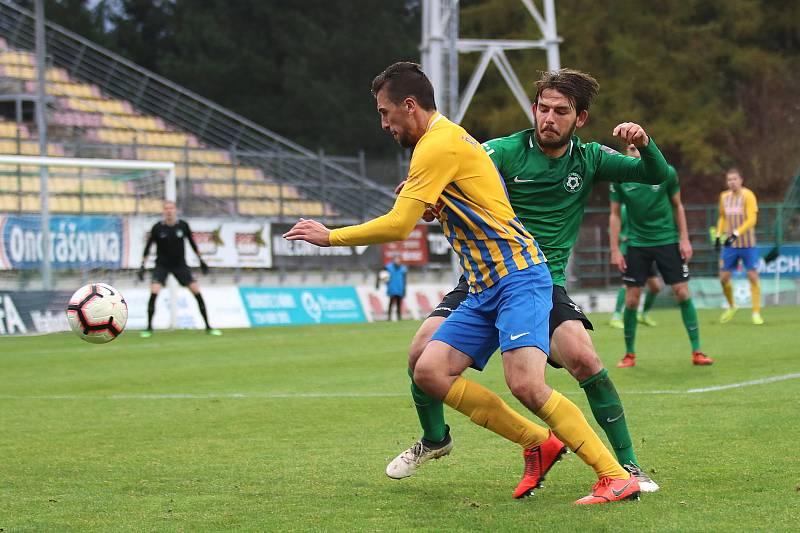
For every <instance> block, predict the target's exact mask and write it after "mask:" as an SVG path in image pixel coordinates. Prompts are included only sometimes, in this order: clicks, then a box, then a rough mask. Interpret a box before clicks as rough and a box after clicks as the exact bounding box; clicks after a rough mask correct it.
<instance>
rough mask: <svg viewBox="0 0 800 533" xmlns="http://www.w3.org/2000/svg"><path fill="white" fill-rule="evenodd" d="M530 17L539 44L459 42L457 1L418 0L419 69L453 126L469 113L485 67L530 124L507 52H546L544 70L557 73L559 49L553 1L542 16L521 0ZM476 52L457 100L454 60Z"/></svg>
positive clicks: (527, 103) (527, 0)
mask: <svg viewBox="0 0 800 533" xmlns="http://www.w3.org/2000/svg"><path fill="white" fill-rule="evenodd" d="M520 1H521V2H522V4H523V6H524V7H525V9H526V10H527V11H528V13H529V14H530V15H531V17H532V18H533V20H534V21H535V22H536V25H537V26H538V27H539V30H540V31H541V32H542V35H543V38H542V39H538V40H512V39H459V38H458V19H459V16H458V13H459V1H458V0H423V2H422V42H421V44H420V52H421V56H422V66H423V69H424V70H425V72H426V73H427V74H428V77H429V78H430V80H431V83H433V87H434V89H435V90H436V94H438V95H439V96H440V97H439V98H437V100H438V102H437V103H438V104H439V109H440V110H441V111H442V112H443V113H444V114H445V115H448V116H450V117H451V118H452V119H453V120H454V121H455V122H461V121H462V120H463V118H464V115H466V112H467V110H468V109H469V106H470V103H471V102H472V98H473V97H474V96H475V93H476V92H477V90H478V87H479V86H480V82H481V80H482V79H483V76H484V75H485V74H486V69H487V68H488V66H489V63H494V65H495V66H496V67H497V69H498V70H499V71H500V75H501V76H502V77H503V80H504V81H505V82H506V85H508V87H509V89H511V92H512V94H513V95H514V98H515V99H516V100H517V102H518V103H519V104H520V107H521V108H522V111H523V113H524V114H525V116H526V117H528V120H530V121H531V123H533V116H532V114H531V109H530V100H529V98H528V96H527V94H526V93H525V89H524V87H523V86H522V83H520V81H519V78H518V77H517V75H516V73H515V72H514V68H513V67H512V66H511V63H510V62H509V61H508V57H507V56H506V54H505V52H506V51H507V50H531V49H540V50H545V51H546V52H547V68H548V70H556V69H559V68H561V57H560V53H559V43H560V42H561V38H560V37H559V36H558V32H557V29H556V13H555V0H544V14H542V13H541V12H540V11H539V9H538V8H537V7H536V5H535V4H534V3H533V0H520ZM474 52H481V53H482V55H481V59H480V60H479V61H478V65H477V67H476V68H475V70H474V71H473V73H472V76H471V78H470V80H469V82H468V83H467V86H466V87H465V89H464V92H463V94H461V95H459V94H458V55H459V54H462V53H474Z"/></svg>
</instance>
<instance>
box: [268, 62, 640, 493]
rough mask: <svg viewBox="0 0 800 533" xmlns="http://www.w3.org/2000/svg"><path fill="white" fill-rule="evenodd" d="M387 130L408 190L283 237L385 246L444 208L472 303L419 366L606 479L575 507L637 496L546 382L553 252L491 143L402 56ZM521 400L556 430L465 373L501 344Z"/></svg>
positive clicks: (382, 86) (428, 382)
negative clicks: (375, 208) (367, 214)
mask: <svg viewBox="0 0 800 533" xmlns="http://www.w3.org/2000/svg"><path fill="white" fill-rule="evenodd" d="M372 93H373V95H375V99H376V102H377V108H378V112H379V114H380V116H381V127H382V128H383V129H384V130H385V131H387V132H389V133H391V134H392V136H393V137H394V138H395V140H397V142H398V143H400V144H401V145H402V146H405V147H414V152H413V154H412V157H411V164H410V168H409V173H408V179H407V180H406V184H405V187H404V188H403V190H402V191H401V192H400V194H399V195H398V198H397V201H396V203H395V205H394V207H393V208H392V210H391V211H390V212H389V213H387V214H386V215H384V216H382V217H379V218H377V219H374V220H371V221H369V222H366V223H364V224H360V225H357V226H348V227H345V228H339V229H335V230H333V231H330V230H328V229H327V228H326V227H325V226H323V225H322V224H320V223H319V222H316V221H313V220H303V219H301V220H300V221H299V222H298V223H297V224H295V225H294V226H293V227H292V229H290V230H289V231H288V232H287V233H286V234H284V237H285V238H287V239H289V240H304V241H307V242H310V243H312V244H316V245H318V246H352V245H365V244H377V243H381V242H389V241H394V240H401V239H405V238H406V237H407V236H408V235H409V233H410V232H411V230H412V229H413V227H414V225H415V224H416V222H417V221H418V220H419V218H420V217H421V216H422V215H423V213H424V212H425V211H426V209H431V210H434V211H435V212H436V215H437V218H438V219H439V221H440V222H441V224H442V227H443V230H444V233H445V235H446V236H447V238H448V240H449V241H450V243H451V245H452V247H453V249H454V250H455V252H456V253H457V254H458V255H459V257H460V261H461V268H462V269H463V271H464V273H465V276H466V278H467V281H468V283H469V294H468V296H467V299H466V300H465V302H464V303H463V304H461V305H460V306H459V307H458V309H456V310H455V311H454V312H453V313H452V314H451V315H450V316H449V317H448V318H447V320H445V321H444V322H443V323H442V325H441V326H440V327H439V329H438V330H437V331H436V333H435V334H434V335H433V337H432V339H431V341H430V342H429V343H428V344H427V346H426V347H425V349H424V350H423V352H422V355H421V356H420V358H419V360H418V361H417V364H416V366H415V368H414V381H415V382H416V383H417V384H418V385H419V386H420V387H421V388H422V389H423V390H424V391H425V392H426V393H427V394H429V395H431V396H433V397H435V398H438V399H440V400H442V401H444V403H446V404H447V405H449V406H450V407H452V408H453V409H456V410H457V411H459V412H461V413H463V414H465V415H467V416H469V417H470V419H471V420H472V421H473V422H475V423H476V424H478V425H480V426H482V427H486V428H488V429H490V430H492V431H494V432H496V433H497V434H499V435H501V436H503V437H505V438H507V439H509V440H511V441H512V442H516V443H518V444H520V445H521V446H523V447H524V448H530V447H533V446H537V445H539V444H541V443H543V442H545V441H547V440H550V439H552V438H555V437H554V434H556V435H557V436H558V438H560V439H561V440H562V441H564V442H565V443H566V444H567V445H568V446H569V447H570V448H572V450H573V451H574V452H575V453H576V454H577V455H578V456H579V457H580V458H581V459H583V461H584V462H586V463H587V464H588V465H590V466H591V467H592V468H593V469H594V470H595V472H596V473H597V476H598V478H599V481H598V482H597V483H596V484H595V485H594V487H593V488H592V493H591V494H590V495H588V496H586V497H584V498H581V499H579V500H578V501H576V502H575V503H578V504H594V503H606V502H609V501H616V500H624V499H634V498H637V499H638V497H639V484H638V481H637V480H636V478H635V477H633V476H632V475H631V474H629V473H628V472H627V471H626V470H624V469H623V468H622V467H621V466H620V465H619V463H617V461H616V460H615V458H614V456H613V455H612V454H611V452H609V450H608V449H607V448H606V447H605V446H604V445H603V443H602V441H601V440H600V438H599V437H598V436H597V434H596V433H595V432H594V431H593V430H592V429H591V427H590V426H589V424H588V422H587V421H586V419H585V418H584V417H583V414H581V412H580V410H579V409H578V408H577V406H575V404H574V403H572V402H571V401H570V400H568V399H567V398H565V397H564V396H562V395H561V394H559V393H558V392H556V391H554V390H553V389H551V388H550V387H549V386H548V385H547V383H546V382H545V365H546V362H547V355H548V353H549V351H550V343H549V332H548V317H549V313H550V309H551V307H552V303H551V292H552V280H551V278H550V272H549V270H548V269H547V265H546V264H545V261H546V260H545V258H544V255H543V254H542V252H541V251H540V250H539V248H538V245H537V244H536V242H535V240H534V239H533V237H532V236H531V234H530V233H528V231H527V230H526V229H525V228H524V226H523V225H522V223H521V222H520V221H519V219H518V218H517V216H516V214H515V213H514V211H513V210H512V208H511V204H510V203H509V200H508V196H507V194H506V190H505V187H504V185H503V182H502V181H501V178H500V176H499V174H498V172H497V169H496V168H495V166H494V164H493V163H492V160H491V159H490V158H489V156H488V155H487V153H486V152H485V151H484V149H483V147H482V146H481V145H480V144H479V143H478V142H476V141H475V140H474V139H473V138H472V137H471V136H470V135H469V134H468V133H467V132H466V131H465V130H464V129H463V128H461V127H460V126H458V125H456V124H453V123H452V122H450V121H449V120H448V119H447V118H445V117H444V116H442V115H441V114H439V113H438V112H437V111H436V105H435V101H434V96H433V87H432V86H431V84H430V81H429V80H428V78H427V77H426V76H425V74H424V73H423V72H422V70H421V69H420V68H419V65H417V64H415V63H406V62H402V63H395V64H394V65H392V66H390V67H388V68H387V69H386V70H385V71H384V72H382V73H381V74H379V75H378V76H377V77H376V78H375V80H374V81H373V83H372ZM498 347H499V348H500V351H501V353H502V355H503V370H504V372H505V377H506V382H507V384H508V387H509V389H510V390H511V392H512V393H513V394H514V396H515V397H516V398H517V399H518V400H519V401H520V402H521V403H522V404H523V405H525V406H526V407H527V408H528V409H530V410H531V411H532V412H533V413H535V414H536V415H537V416H538V417H539V418H541V419H542V420H543V421H544V422H545V423H547V424H548V425H549V426H550V427H551V428H552V431H548V430H546V429H544V428H542V427H540V426H538V425H536V424H533V423H532V422H531V421H529V420H527V419H526V418H524V417H522V416H520V415H519V414H517V413H516V412H514V411H513V410H511V409H510V408H509V406H508V405H506V403H505V402H504V401H503V400H502V399H500V398H499V397H498V396H497V395H496V394H494V393H493V392H491V391H490V390H488V389H486V388H485V387H483V386H481V385H479V384H478V383H475V382H472V381H469V380H467V379H465V378H463V377H462V376H461V374H462V373H463V372H464V371H465V370H466V369H467V368H468V367H470V366H471V367H473V368H476V369H478V370H481V369H482V368H483V367H484V366H485V365H486V363H487V362H488V360H489V358H490V357H491V356H492V354H493V353H494V351H495V350H496V349H497V348H498Z"/></svg>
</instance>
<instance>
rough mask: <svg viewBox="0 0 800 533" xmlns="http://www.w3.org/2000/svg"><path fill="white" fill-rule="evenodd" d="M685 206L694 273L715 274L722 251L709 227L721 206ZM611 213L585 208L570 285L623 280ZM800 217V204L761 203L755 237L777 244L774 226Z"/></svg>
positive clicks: (572, 260)
mask: <svg viewBox="0 0 800 533" xmlns="http://www.w3.org/2000/svg"><path fill="white" fill-rule="evenodd" d="M683 207H684V210H685V211H686V222H687V226H688V229H689V238H690V239H691V241H692V248H693V250H694V256H693V257H692V261H691V269H692V275H693V276H712V277H714V276H716V275H717V273H718V267H719V253H718V252H716V250H715V249H714V245H713V243H712V242H711V239H710V237H709V231H708V229H709V228H710V227H711V226H716V223H717V215H718V205H717V204H684V206H683ZM608 214H609V209H608V208H606V207H589V208H586V211H585V216H584V221H583V224H582V225H581V230H580V236H579V238H578V242H577V243H576V245H575V249H574V251H573V254H572V258H571V265H570V271H571V275H572V277H571V279H570V284H571V286H573V287H576V288H590V287H605V286H609V285H616V284H619V283H620V279H621V278H620V273H619V272H618V271H617V269H616V267H614V266H613V265H611V249H610V243H609V240H608ZM798 217H800V203H797V204H785V203H782V204H775V203H760V204H759V206H758V224H757V226H756V240H757V241H758V243H759V244H773V243H775V228H776V227H780V226H787V225H789V226H790V227H796V226H797V225H798V224H797V222H798V221H797V218H798ZM789 219H792V220H795V223H791V222H790V221H789ZM787 240H788V239H787Z"/></svg>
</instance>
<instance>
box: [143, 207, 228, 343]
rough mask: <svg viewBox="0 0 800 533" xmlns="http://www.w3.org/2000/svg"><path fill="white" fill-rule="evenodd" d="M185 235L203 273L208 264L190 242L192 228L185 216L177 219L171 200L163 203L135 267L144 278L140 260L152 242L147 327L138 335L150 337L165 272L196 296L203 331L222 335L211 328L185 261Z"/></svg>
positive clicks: (191, 239) (206, 271)
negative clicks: (160, 218) (159, 218)
mask: <svg viewBox="0 0 800 533" xmlns="http://www.w3.org/2000/svg"><path fill="white" fill-rule="evenodd" d="M184 239H187V240H188V241H189V245H190V246H191V247H192V250H194V253H196V254H197V257H198V259H200V270H202V272H203V274H207V273H208V265H207V264H206V263H205V261H203V258H202V257H200V252H199V250H198V249H197V243H195V242H194V238H193V237H192V230H191V229H189V224H187V223H186V221H185V220H179V219H178V210H177V208H176V206H175V202H165V203H164V220H163V221H160V222H156V223H155V224H154V225H153V228H152V229H151V230H150V238H149V239H147V244H146V245H145V247H144V255H143V256H142V266H141V267H139V272H138V276H139V281H144V273H145V268H144V264H145V262H146V261H147V256H148V254H149V253H150V246H151V245H152V244H153V243H155V245H156V267H155V268H154V269H153V279H152V282H151V283H150V301H149V302H148V303H147V329H146V330H144V331H142V332H141V336H142V337H145V338H147V337H151V336H152V335H153V313H154V312H155V309H156V298H157V297H158V293H159V292H161V288H162V287H163V286H164V282H165V281H166V280H167V276H168V275H169V274H172V275H173V276H175V279H177V280H178V283H180V284H181V285H183V286H184V287H188V288H189V290H190V291H192V294H194V297H195V298H196V299H197V305H198V307H199V308H200V314H201V315H203V320H204V321H205V323H206V333H208V334H209V335H222V332H221V331H220V330H218V329H214V328H212V327H211V326H210V325H209V324H208V313H207V312H206V303H205V302H204V301H203V295H202V294H200V286H199V285H198V284H197V281H196V280H195V279H194V276H192V271H191V270H190V269H189V266H188V265H187V264H186V253H185V247H184V244H183V240H184Z"/></svg>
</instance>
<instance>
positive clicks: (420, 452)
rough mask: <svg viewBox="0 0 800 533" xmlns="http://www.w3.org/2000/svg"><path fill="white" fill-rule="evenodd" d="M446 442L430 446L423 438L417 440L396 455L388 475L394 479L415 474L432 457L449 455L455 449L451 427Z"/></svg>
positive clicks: (387, 472)
mask: <svg viewBox="0 0 800 533" xmlns="http://www.w3.org/2000/svg"><path fill="white" fill-rule="evenodd" d="M447 429H448V431H447V434H446V437H445V440H444V444H442V445H441V446H439V447H437V448H430V447H429V446H427V445H426V444H425V443H424V442H423V441H422V439H420V440H418V441H417V442H415V443H414V444H413V445H412V446H411V447H410V448H409V449H407V450H406V451H404V452H403V453H401V454H400V455H398V456H397V457H395V458H394V459H393V460H392V462H391V463H389V465H388V466H387V467H386V475H387V476H389V477H390V478H392V479H403V478H404V477H410V476H413V475H414V473H415V472H416V471H417V470H418V469H419V467H420V466H422V465H423V464H424V463H426V462H428V461H430V460H431V459H439V458H441V457H444V456H445V455H448V454H449V453H450V452H451V451H452V450H453V439H452V437H450V428H447Z"/></svg>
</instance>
